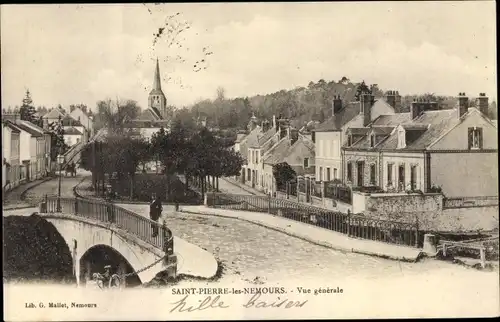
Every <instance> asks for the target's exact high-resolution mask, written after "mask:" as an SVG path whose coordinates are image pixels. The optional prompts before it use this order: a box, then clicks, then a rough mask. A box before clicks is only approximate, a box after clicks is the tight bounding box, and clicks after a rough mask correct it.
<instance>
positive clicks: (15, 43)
mask: <svg viewBox="0 0 500 322" xmlns="http://www.w3.org/2000/svg"><path fill="white" fill-rule="evenodd" d="M177 13H179V14H178V15H177ZM0 14H1V16H0V18H1V77H2V92H1V94H2V106H3V107H7V106H9V105H11V106H15V105H20V103H21V99H22V97H23V95H24V92H25V89H26V88H29V89H30V91H31V92H32V96H33V100H34V103H35V105H36V106H38V105H45V106H47V107H52V106H56V105H57V104H62V105H63V106H66V105H69V104H73V103H85V104H87V105H88V106H89V107H92V108H94V107H95V103H96V101H97V100H100V99H104V98H106V97H110V98H116V97H119V98H123V99H134V100H137V101H138V102H139V103H140V105H141V106H142V107H143V108H144V107H147V94H148V92H149V90H150V89H151V86H152V82H153V71H154V64H155V59H156V57H158V58H159V61H160V69H161V74H162V78H163V84H162V86H163V90H164V92H165V94H166V96H167V99H168V101H169V103H170V104H173V105H176V106H182V105H188V104H192V103H193V102H195V101H197V100H199V99H203V98H213V97H215V93H216V89H217V87H219V86H222V87H224V88H225V90H226V94H227V96H229V97H235V96H246V95H254V94H258V93H260V94H266V93H272V92H275V91H277V90H280V89H290V88H294V87H296V86H307V84H308V83H309V81H311V80H313V81H318V80H319V79H325V80H326V81H330V80H339V79H340V78H341V77H342V76H347V77H349V78H350V79H351V80H353V81H361V80H363V79H364V80H365V81H366V82H368V83H377V84H379V86H380V87H381V88H384V89H396V90H399V91H400V93H422V92H434V93H437V94H447V95H456V94H458V92H466V93H467V94H468V95H469V96H471V97H474V96H477V94H478V93H479V92H486V93H487V95H488V96H490V97H491V98H493V99H495V98H496V88H497V86H496V75H495V71H496V43H495V41H496V35H495V4H494V2H493V1H487V2H486V1H485V2H481V1H474V2H437V3H432V2H423V3H419V2H414V3H405V2H400V3H399V2H387V3H384V2H377V3H369V2H361V3H341V2H338V3H307V4H300V3H274V4H265V3H246V4H245V3H239V4H237V3H235V4H223V3H219V4H208V3H205V4H166V5H154V4H147V5H145V4H135V5H16V6H2V7H1V8H0ZM172 15H174V17H173V18H172V17H171V18H168V17H169V16H172ZM167 23H168V24H167ZM178 23H182V24H184V23H187V24H188V25H189V26H190V28H189V29H186V30H185V31H183V32H181V33H180V34H179V35H178V36H177V37H176V41H174V43H173V44H172V45H170V46H169V41H170V40H172V38H173V36H172V33H168V28H169V27H168V26H172V25H174V26H175V25H176V24H178ZM161 27H165V28H166V29H164V30H163V32H162V34H161V35H160V37H159V38H158V39H157V41H156V42H154V40H155V36H154V34H155V33H158V31H159V28H161ZM209 53H210V54H209ZM212 53H213V54H212ZM201 60H203V61H201ZM197 61H198V63H196V62H197ZM195 65H196V67H195Z"/></svg>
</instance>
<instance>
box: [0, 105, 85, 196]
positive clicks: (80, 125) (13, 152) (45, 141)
mask: <svg viewBox="0 0 500 322" xmlns="http://www.w3.org/2000/svg"><path fill="white" fill-rule="evenodd" d="M58 122H60V123H61V125H62V127H63V129H64V141H65V142H66V144H67V145H68V146H73V145H75V144H78V143H80V142H86V141H88V139H89V137H90V136H91V135H92V132H93V122H92V118H91V117H89V115H88V113H86V112H85V111H82V110H81V109H80V108H76V109H74V110H73V111H71V113H66V112H65V111H64V110H62V109H52V110H50V111H49V112H48V113H46V114H45V115H43V116H42V123H43V126H42V127H39V126H37V125H35V124H33V123H31V122H28V121H24V120H21V119H20V115H19V114H17V113H11V114H2V159H3V163H2V190H3V191H8V190H10V189H12V188H14V187H16V186H18V185H20V184H23V183H25V182H29V181H33V180H37V179H40V178H42V177H44V176H46V175H47V174H48V173H49V172H50V171H52V170H53V169H54V166H55V164H53V161H52V160H51V132H50V129H51V127H52V126H53V125H54V124H56V123H58Z"/></svg>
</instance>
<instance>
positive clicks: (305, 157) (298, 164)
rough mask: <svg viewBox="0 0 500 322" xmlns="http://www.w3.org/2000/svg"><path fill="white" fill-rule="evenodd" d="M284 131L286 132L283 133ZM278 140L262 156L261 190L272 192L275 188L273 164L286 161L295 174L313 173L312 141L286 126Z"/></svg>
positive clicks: (313, 155)
mask: <svg viewBox="0 0 500 322" xmlns="http://www.w3.org/2000/svg"><path fill="white" fill-rule="evenodd" d="M285 133H286V134H285ZM285 133H282V135H283V134H284V136H283V137H281V139H280V141H279V142H278V143H277V144H275V145H274V146H273V147H272V148H271V149H269V150H268V151H267V152H266V153H265V154H264V156H263V161H262V163H263V170H262V172H263V183H262V186H263V190H264V192H266V193H270V194H272V195H273V194H274V193H275V192H276V190H277V186H276V180H275V178H274V174H273V166H275V165H276V164H279V163H282V162H286V163H288V164H289V165H290V167H291V168H292V169H293V170H294V171H295V173H296V175H305V174H314V157H315V154H314V142H312V140H311V139H309V138H307V137H306V136H304V135H302V134H300V133H299V131H298V130H296V129H292V128H290V127H288V128H287V129H286V132H285Z"/></svg>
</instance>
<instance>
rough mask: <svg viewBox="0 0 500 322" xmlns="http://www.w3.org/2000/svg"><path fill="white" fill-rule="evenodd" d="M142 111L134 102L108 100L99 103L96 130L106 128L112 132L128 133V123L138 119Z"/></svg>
mask: <svg viewBox="0 0 500 322" xmlns="http://www.w3.org/2000/svg"><path fill="white" fill-rule="evenodd" d="M140 111H141V108H140V107H139V105H138V104H137V102H136V101H133V100H120V99H116V101H112V100H111V99H109V98H108V99H106V100H102V101H98V102H97V114H96V115H95V124H96V129H101V128H103V127H106V128H108V130H110V131H111V132H115V133H123V132H124V131H126V127H125V124H126V122H127V121H129V120H133V119H135V118H137V116H138V115H139V113H140Z"/></svg>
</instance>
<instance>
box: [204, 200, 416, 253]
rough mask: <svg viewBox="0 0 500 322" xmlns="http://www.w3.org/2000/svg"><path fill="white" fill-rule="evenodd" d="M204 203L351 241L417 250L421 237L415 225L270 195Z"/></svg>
mask: <svg viewBox="0 0 500 322" xmlns="http://www.w3.org/2000/svg"><path fill="white" fill-rule="evenodd" d="M206 201H207V205H208V206H210V207H214V208H223V209H231V210H244V211H250V212H267V213H268V214H272V215H277V216H280V217H284V218H288V219H291V220H294V221H299V222H302V223H306V224H309V225H313V226H317V227H321V228H326V229H329V230H332V231H335V232H339V233H342V234H345V235H347V236H349V237H353V238H360V239H369V240H375V241H381V242H385V243H391V244H400V245H407V246H412V247H419V245H420V241H421V240H422V238H421V237H423V235H422V232H420V231H419V229H418V223H416V222H415V223H413V222H398V221H390V220H384V219H379V218H374V217H366V216H364V215H362V214H351V213H347V214H345V213H341V212H338V211H332V210H328V209H323V208H318V207H314V206H309V205H304V204H303V203H299V202H294V201H291V200H286V199H277V198H272V197H270V196H267V197H264V196H249V195H236V194H225V193H208V194H207V200H206Z"/></svg>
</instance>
